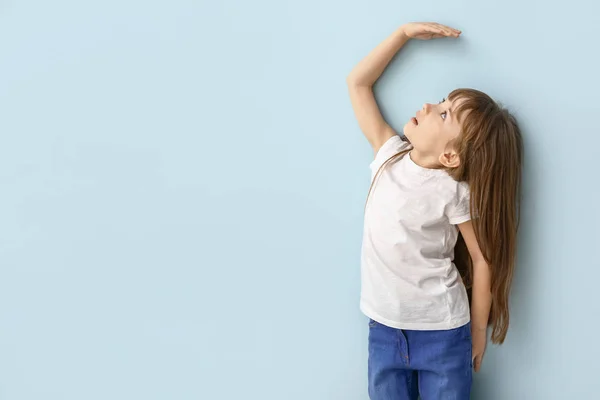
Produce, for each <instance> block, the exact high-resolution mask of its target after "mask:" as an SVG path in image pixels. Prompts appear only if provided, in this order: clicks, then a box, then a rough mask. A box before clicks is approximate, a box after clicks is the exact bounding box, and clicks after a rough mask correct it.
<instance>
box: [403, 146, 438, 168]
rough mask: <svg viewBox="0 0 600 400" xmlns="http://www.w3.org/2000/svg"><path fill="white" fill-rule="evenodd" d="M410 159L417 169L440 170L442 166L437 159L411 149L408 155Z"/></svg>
mask: <svg viewBox="0 0 600 400" xmlns="http://www.w3.org/2000/svg"><path fill="white" fill-rule="evenodd" d="M409 156H410V159H411V160H412V161H413V162H414V163H415V164H417V165H418V166H419V167H423V168H427V169H440V168H443V166H442V165H441V164H440V162H439V160H438V158H437V157H435V156H432V155H428V154H423V153H420V152H419V151H418V150H416V149H412V150H411V151H410V153H409Z"/></svg>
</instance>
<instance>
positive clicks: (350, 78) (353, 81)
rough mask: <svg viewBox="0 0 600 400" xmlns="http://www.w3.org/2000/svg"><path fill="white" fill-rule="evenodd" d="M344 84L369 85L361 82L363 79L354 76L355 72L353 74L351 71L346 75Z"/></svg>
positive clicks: (352, 85)
mask: <svg viewBox="0 0 600 400" xmlns="http://www.w3.org/2000/svg"><path fill="white" fill-rule="evenodd" d="M346 84H347V85H348V87H359V86H366V87H369V86H371V85H369V84H367V83H365V82H363V80H362V79H360V77H358V76H356V74H354V73H353V72H350V73H349V74H348V75H347V76H346Z"/></svg>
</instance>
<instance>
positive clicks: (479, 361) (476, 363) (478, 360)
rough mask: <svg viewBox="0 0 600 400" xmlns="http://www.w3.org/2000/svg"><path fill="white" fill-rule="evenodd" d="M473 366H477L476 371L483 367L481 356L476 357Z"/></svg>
mask: <svg viewBox="0 0 600 400" xmlns="http://www.w3.org/2000/svg"><path fill="white" fill-rule="evenodd" d="M473 367H474V368H475V372H479V369H480V368H481V356H477V357H475V362H474V363H473Z"/></svg>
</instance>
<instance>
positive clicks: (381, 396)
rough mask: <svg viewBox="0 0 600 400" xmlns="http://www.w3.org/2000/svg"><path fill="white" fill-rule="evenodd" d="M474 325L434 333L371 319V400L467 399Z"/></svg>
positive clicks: (471, 371) (469, 386)
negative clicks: (384, 323)
mask: <svg viewBox="0 0 600 400" xmlns="http://www.w3.org/2000/svg"><path fill="white" fill-rule="evenodd" d="M471 354H472V340H471V323H470V322H469V323H467V324H466V325H463V326H461V327H459V328H455V329H449V330H435V331H414V330H406V329H395V328H390V327H388V326H385V325H383V324H380V323H378V322H375V321H373V320H370V321H369V397H370V398H371V400H417V399H418V398H419V396H420V398H421V399H422V400H469V398H470V393H471V382H472V374H473V367H472V360H471Z"/></svg>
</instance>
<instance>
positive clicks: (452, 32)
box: [436, 24, 461, 36]
mask: <svg viewBox="0 0 600 400" xmlns="http://www.w3.org/2000/svg"><path fill="white" fill-rule="evenodd" d="M436 26H437V28H439V29H442V31H444V32H446V33H447V34H448V36H457V35H460V34H461V31H459V30H458V29H454V28H452V27H449V26H447V25H442V24H436Z"/></svg>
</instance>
